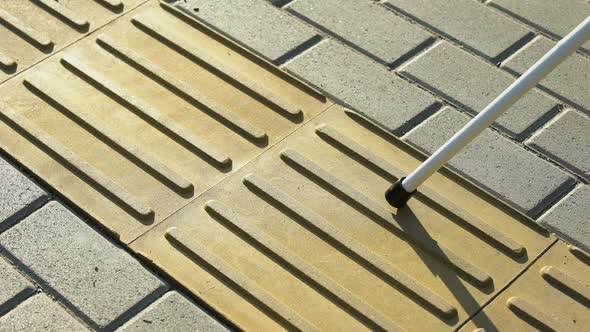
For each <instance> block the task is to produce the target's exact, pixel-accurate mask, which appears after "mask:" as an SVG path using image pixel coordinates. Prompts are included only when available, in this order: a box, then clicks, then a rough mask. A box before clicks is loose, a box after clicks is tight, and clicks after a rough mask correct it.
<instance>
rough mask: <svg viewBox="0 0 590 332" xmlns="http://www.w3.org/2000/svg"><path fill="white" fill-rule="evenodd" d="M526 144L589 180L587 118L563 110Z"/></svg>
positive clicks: (571, 111)
mask: <svg viewBox="0 0 590 332" xmlns="http://www.w3.org/2000/svg"><path fill="white" fill-rule="evenodd" d="M527 145H529V146H530V147H532V148H533V149H535V150H537V151H539V152H541V153H543V154H544V155H547V156H549V157H550V158H552V159H553V160H555V161H557V162H558V163H559V164H560V165H564V166H566V167H567V168H569V169H571V170H572V171H573V172H575V173H576V174H579V175H580V176H581V177H583V178H585V179H586V181H590V119H588V117H586V116H583V115H581V114H578V113H577V112H576V111H573V110H567V111H565V112H564V113H563V114H562V115H561V116H559V117H558V118H557V119H556V120H555V121H552V122H551V123H550V124H548V125H547V126H546V127H545V128H543V129H542V130H540V131H539V132H538V133H536V134H535V135H534V136H533V137H531V139H530V140H529V141H528V142H527ZM589 203H590V202H589Z"/></svg>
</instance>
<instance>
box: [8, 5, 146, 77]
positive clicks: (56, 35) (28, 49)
mask: <svg viewBox="0 0 590 332" xmlns="http://www.w3.org/2000/svg"><path fill="white" fill-rule="evenodd" d="M145 1H146V0H75V1H57V0H5V1H0V40H1V41H2V43H1V44H0V82H2V81H4V80H5V79H7V78H8V77H10V76H12V75H14V74H15V73H18V72H20V71H22V70H24V69H26V68H27V67H29V66H31V65H33V64H34V63H36V62H38V61H39V60H42V59H43V58H45V57H47V56H48V55H49V54H51V53H53V52H54V51H57V50H59V49H61V48H62V47H64V46H66V45H68V44H70V43H71V42H73V41H75V40H76V39H78V38H80V37H81V36H83V35H84V34H86V33H89V32H92V31H93V30H96V29H97V28H99V27H100V26H102V25H104V24H105V23H108V22H109V21H111V20H112V19H114V18H116V17H117V16H119V15H121V14H122V13H124V12H126V11H128V10H130V9H132V8H134V7H135V6H137V5H139V4H140V3H142V2H145Z"/></svg>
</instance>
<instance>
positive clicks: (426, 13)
mask: <svg viewBox="0 0 590 332" xmlns="http://www.w3.org/2000/svg"><path fill="white" fill-rule="evenodd" d="M385 4H386V5H387V6H389V7H391V8H393V9H394V10H396V11H398V12H400V13H402V14H404V15H407V16H409V17H411V18H412V19H414V20H416V21H417V22H419V23H421V24H423V25H425V26H427V27H429V28H430V29H432V30H434V31H436V32H437V33H440V34H441V35H444V36H445V37H447V38H449V39H452V40H455V41H457V42H458V43H460V44H462V45H463V46H464V47H466V48H468V49H470V50H472V51H473V52H475V53H478V54H479V55H481V56H484V57H485V58H487V59H488V60H491V61H498V60H499V59H501V58H503V57H504V56H505V52H506V51H510V50H511V49H512V48H513V47H514V46H515V45H520V44H522V43H523V42H526V40H529V39H530V38H532V33H531V32H530V31H529V30H527V29H525V28H524V27H522V26H521V25H519V24H517V23H516V22H514V21H512V20H510V19H509V18H506V17H504V16H502V15H500V14H498V13H495V12H493V11H491V10H489V9H488V8H486V7H485V6H484V5H483V4H482V3H478V2H477V1H473V0H388V1H387V2H386V3H385Z"/></svg>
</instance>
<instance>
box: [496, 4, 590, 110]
mask: <svg viewBox="0 0 590 332" xmlns="http://www.w3.org/2000/svg"><path fill="white" fill-rule="evenodd" d="M589 7H590V5H589ZM553 46H555V42H553V41H551V40H549V39H547V38H545V37H541V36H539V37H537V38H535V40H534V41H533V42H532V43H531V44H530V45H527V47H525V48H524V49H522V50H520V51H518V52H517V53H516V54H514V55H513V56H511V57H509V58H508V59H507V60H506V61H505V62H504V63H503V64H502V68H504V69H506V70H508V71H510V72H511V73H513V74H515V75H521V74H522V73H524V72H525V71H526V70H527V69H529V68H530V67H531V66H532V65H533V64H535V62H536V61H537V60H539V59H540V58H541V57H542V56H543V55H545V54H546V53H547V52H549V50H550V49H551V48H552V47H553ZM589 77H590V59H588V58H585V57H584V56H581V55H579V54H572V55H571V56H569V57H568V58H567V59H566V60H565V61H563V62H562V63H561V64H560V65H559V66H558V67H557V68H555V70H553V71H552V72H551V73H550V74H549V75H547V77H545V78H544V79H543V80H542V81H541V82H540V83H539V86H540V87H541V88H542V89H544V90H546V91H548V92H549V93H551V94H553V95H555V96H556V97H557V98H560V99H562V100H564V101H565V102H567V103H569V104H571V105H573V106H574V107H576V108H579V109H580V110H582V111H584V112H586V113H587V114H590V94H589V93H588V78H589Z"/></svg>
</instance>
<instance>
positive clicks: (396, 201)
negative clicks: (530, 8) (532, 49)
mask: <svg viewBox="0 0 590 332" xmlns="http://www.w3.org/2000/svg"><path fill="white" fill-rule="evenodd" d="M589 38H590V16H588V17H587V18H586V19H585V20H584V21H583V22H582V23H580V25H578V26H577V27H576V28H575V29H574V30H573V31H572V32H570V33H569V34H568V35H567V36H565V37H564V38H563V39H562V40H561V41H559V42H558V43H557V45H555V46H554V47H553V48H552V49H551V50H550V51H549V52H547V54H545V55H544V56H543V57H542V58H541V59H540V60H539V61H537V62H536V63H535V64H534V65H533V66H532V67H531V68H529V70H527V71H526V72H525V73H524V74H522V76H520V77H519V78H518V79H517V80H516V81H514V83H512V84H511V85H510V86H509V87H508V88H507V89H506V90H504V92H502V93H501V94H500V95H499V96H498V97H496V99H494V101H492V102H491V103H490V104H489V105H488V106H487V107H486V108H484V110H483V111H481V112H480V113H479V114H478V115H477V116H476V117H474V118H473V119H472V120H471V121H469V123H467V124H466V125H465V126H464V127H463V128H461V130H459V131H458V132H457V133H456V134H455V135H454V136H453V137H451V139H449V140H448V141H447V142H446V143H445V144H444V145H443V146H441V147H440V148H439V149H438V150H436V152H434V153H433V154H432V155H431V156H430V157H429V158H428V159H426V160H425V161H424V162H423V163H422V164H420V166H418V168H416V170H414V172H412V173H411V174H410V175H408V176H407V177H403V178H401V179H399V180H398V181H397V182H396V183H394V184H393V185H392V186H391V187H390V188H389V189H387V191H386V192H385V198H386V199H387V201H388V202H389V204H391V205H392V206H394V207H396V208H401V207H403V206H405V205H406V203H407V201H408V200H409V199H410V198H411V197H412V195H413V194H414V193H415V192H416V189H417V188H418V187H419V186H420V185H421V184H422V183H423V182H424V181H426V180H427V179H428V178H429V177H430V176H431V175H432V174H434V173H435V172H436V171H438V170H439V169H440V168H441V167H442V166H443V165H444V164H445V163H447V161H449V159H451V158H452V157H453V156H455V155H456V154H457V153H458V152H459V151H461V149H463V147H465V145H467V144H469V142H471V141H472V140H473V139H474V138H475V137H477V136H478V135H479V134H480V133H481V132H482V131H483V130H484V129H486V128H487V127H488V126H489V125H490V124H492V123H493V122H494V121H495V120H496V119H497V118H498V117H499V116H500V115H502V113H504V112H505V111H506V110H507V109H508V108H510V107H511V106H512V105H513V104H514V103H516V102H517V101H518V100H519V99H520V98H521V97H522V96H523V95H524V94H526V93H527V92H528V91H529V90H530V89H532V88H533V87H534V86H535V85H537V83H539V81H541V80H542V79H543V78H544V77H545V76H547V75H548V74H549V73H550V72H551V71H553V69H555V67H557V66H558V65H559V64H560V63H561V62H562V61H563V60H565V59H566V58H567V57H568V56H569V55H571V54H572V53H574V52H575V51H576V50H577V49H578V47H580V46H581V45H582V44H583V43H584V42H585V41H586V40H588V39H589Z"/></svg>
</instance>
